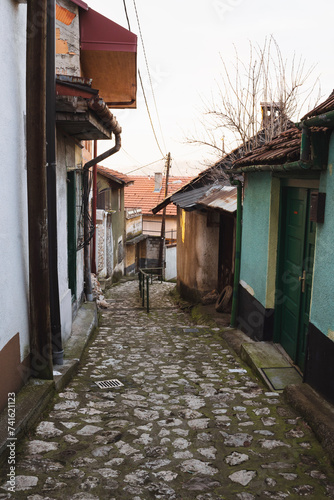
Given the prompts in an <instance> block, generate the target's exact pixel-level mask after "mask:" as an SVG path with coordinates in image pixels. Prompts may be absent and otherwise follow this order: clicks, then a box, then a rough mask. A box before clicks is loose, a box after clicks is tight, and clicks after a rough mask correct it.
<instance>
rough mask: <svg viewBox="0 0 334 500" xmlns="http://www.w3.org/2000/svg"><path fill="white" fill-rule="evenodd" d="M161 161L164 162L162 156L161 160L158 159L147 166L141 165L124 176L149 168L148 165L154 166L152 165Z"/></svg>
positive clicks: (164, 158)
mask: <svg viewBox="0 0 334 500" xmlns="http://www.w3.org/2000/svg"><path fill="white" fill-rule="evenodd" d="M162 160H166V157H165V156H164V157H163V158H160V159H159V160H155V161H152V162H151V163H148V164H147V165H142V166H141V167H138V168H135V169H134V170H131V171H130V172H127V174H126V175H128V174H132V173H133V172H136V171H137V170H141V169H142V168H145V167H149V166H150V165H154V163H158V161H162Z"/></svg>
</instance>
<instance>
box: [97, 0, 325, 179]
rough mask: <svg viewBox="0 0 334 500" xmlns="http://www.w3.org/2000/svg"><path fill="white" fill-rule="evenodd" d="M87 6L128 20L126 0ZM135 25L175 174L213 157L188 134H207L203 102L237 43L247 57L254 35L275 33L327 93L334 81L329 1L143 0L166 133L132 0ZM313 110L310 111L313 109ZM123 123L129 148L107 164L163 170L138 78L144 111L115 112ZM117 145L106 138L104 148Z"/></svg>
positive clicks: (199, 167) (261, 37) (141, 66)
mask: <svg viewBox="0 0 334 500" xmlns="http://www.w3.org/2000/svg"><path fill="white" fill-rule="evenodd" d="M87 3H88V5H89V6H90V7H91V8H93V9H95V10H97V11H98V12H100V13H101V14H103V15H105V16H106V17H108V18H109V19H112V20H113V21H115V22H116V23H118V24H120V25H122V26H124V27H126V28H127V27H128V26H127V20H126V17H125V13H124V7H123V0H109V1H106V0H87ZM126 5H127V9H128V14H129V18H130V25H131V31H133V32H134V33H136V34H137V35H138V67H139V69H140V72H141V75H142V78H143V80H144V87H145V91H146V94H147V98H148V101H149V107H150V111H151V114H152V117H153V121H154V125H155V130H156V133H157V135H158V140H159V143H160V146H161V149H162V151H163V152H164V153H167V152H169V151H170V153H171V156H172V159H173V163H172V166H173V167H172V173H173V174H174V175H190V176H192V175H196V173H197V172H198V171H200V170H203V169H204V168H205V164H206V165H207V166H208V165H209V164H210V162H211V163H214V161H215V159H216V158H215V157H214V156H212V154H211V152H210V149H208V148H206V147H200V146H193V145H188V144H185V140H186V137H187V136H188V137H189V136H194V135H198V136H199V137H200V136H201V134H202V125H201V123H200V119H201V111H202V110H203V100H206V99H209V98H210V96H211V94H212V93H213V94H214V93H215V92H216V82H217V81H219V78H220V75H221V73H222V64H221V60H220V58H221V57H222V58H223V59H224V61H225V62H226V64H227V65H228V64H229V62H231V63H233V58H234V48H233V45H235V46H236V48H237V50H238V53H239V56H240V57H241V58H242V59H243V60H245V61H247V59H248V53H249V41H251V42H253V43H254V44H257V43H258V44H260V45H261V46H262V45H263V43H264V40H265V38H266V37H267V36H269V35H271V34H272V35H273V36H274V37H275V39H276V41H277V42H278V44H279V46H280V48H281V51H282V54H283V56H284V57H286V58H290V59H291V58H292V56H293V53H294V52H295V53H296V55H297V57H299V56H302V57H303V58H304V59H305V60H306V66H307V67H311V66H312V65H316V68H315V71H314V73H313V74H314V77H316V76H320V82H321V93H322V95H323V96H324V98H326V97H327V96H328V95H329V94H330V93H331V91H332V90H333V87H334V77H333V69H332V68H333V56H332V48H333V37H334V35H333V33H334V32H333V29H332V23H333V14H334V3H333V2H331V1H329V0H318V1H317V2H314V1H313V0H280V1H279V2H273V1H270V0H269V1H268V0H207V1H204V0H169V1H166V0H164V1H162V0H136V5H137V10H138V14H139V20H140V24H141V30H142V35H143V39H144V44H145V49H146V54H147V58H148V63H149V68H150V72H151V77H152V82H153V87H154V93H155V98H156V103H157V107H158V112H159V116H160V123H161V128H162V132H163V138H162V136H161V133H160V127H159V122H158V119H157V117H156V114H155V108H154V103H153V99H152V94H151V91H150V87H149V83H148V82H149V80H148V76H147V71H146V66H145V60H144V58H143V50H142V46H141V41H140V37H139V30H138V24H137V20H136V16H135V9H134V4H133V0H126ZM306 111H307V110H305V112H306ZM113 112H114V114H115V115H116V116H117V120H118V121H119V123H120V125H121V126H122V128H123V132H122V150H121V151H120V152H119V153H117V155H115V156H113V157H111V158H109V159H108V160H105V162H103V164H104V165H105V166H109V167H110V168H113V169H115V170H119V171H122V172H131V171H133V170H135V169H139V170H136V172H133V173H134V174H148V173H153V172H155V171H162V168H163V161H160V162H157V163H154V164H153V165H151V166H149V167H146V168H140V167H142V166H143V165H147V164H149V163H151V162H155V161H156V160H159V159H160V158H161V157H162V155H161V153H160V151H159V149H158V146H157V145H156V142H155V139H154V136H153V132H152V129H151V126H150V123H149V118H148V114H147V111H146V107H145V103H144V99H143V96H142V92H141V89H140V85H139V81H138V94H137V109H136V110H115V111H113ZM109 147H111V146H110V145H109V143H107V142H106V141H99V147H98V152H99V153H101V152H103V151H105V150H106V149H108V148H109Z"/></svg>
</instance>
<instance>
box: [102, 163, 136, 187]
mask: <svg viewBox="0 0 334 500" xmlns="http://www.w3.org/2000/svg"><path fill="white" fill-rule="evenodd" d="M97 171H98V173H99V174H101V175H104V176H105V177H108V179H111V180H113V181H116V182H120V183H121V184H125V185H127V184H129V183H130V182H133V179H132V178H130V177H128V176H127V175H126V174H122V172H117V170H112V169H111V168H107V167H102V165H97Z"/></svg>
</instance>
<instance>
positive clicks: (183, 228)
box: [181, 210, 186, 243]
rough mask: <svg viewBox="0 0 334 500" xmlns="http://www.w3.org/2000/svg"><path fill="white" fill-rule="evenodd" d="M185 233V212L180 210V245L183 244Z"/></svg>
mask: <svg viewBox="0 0 334 500" xmlns="http://www.w3.org/2000/svg"><path fill="white" fill-rule="evenodd" d="M185 232H186V212H185V211H184V210H182V212H181V234H182V243H184V237H185Z"/></svg>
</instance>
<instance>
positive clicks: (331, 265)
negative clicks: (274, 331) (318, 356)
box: [310, 133, 334, 340]
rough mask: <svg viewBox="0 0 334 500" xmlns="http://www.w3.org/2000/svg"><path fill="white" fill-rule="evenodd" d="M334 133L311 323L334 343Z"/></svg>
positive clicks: (323, 189)
mask: <svg viewBox="0 0 334 500" xmlns="http://www.w3.org/2000/svg"><path fill="white" fill-rule="evenodd" d="M333 166H334V133H332V135H331V138H330V143H329V155H328V168H327V170H326V171H325V172H323V173H322V174H321V178H320V187H319V190H320V192H326V210H325V222H324V223H323V224H321V223H318V224H317V235H316V247H315V261H314V275H313V276H314V277H313V290H312V305H311V316H310V321H311V323H313V325H315V326H316V327H317V328H318V329H319V330H320V331H322V332H323V333H324V334H326V335H329V337H331V339H332V340H334V279H333V277H334V222H333V217H334V172H333Z"/></svg>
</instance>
